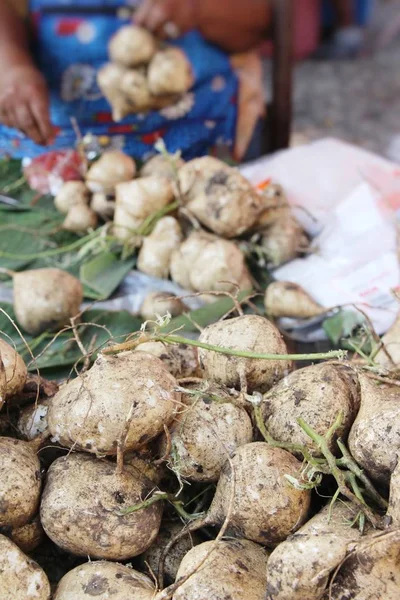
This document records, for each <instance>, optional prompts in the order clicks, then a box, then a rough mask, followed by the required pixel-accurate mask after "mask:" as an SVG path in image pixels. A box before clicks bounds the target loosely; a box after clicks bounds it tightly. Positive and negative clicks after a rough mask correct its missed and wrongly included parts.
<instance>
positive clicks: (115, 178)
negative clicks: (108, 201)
mask: <svg viewBox="0 0 400 600" xmlns="http://www.w3.org/2000/svg"><path fill="white" fill-rule="evenodd" d="M135 173H136V165H135V161H134V160H133V159H132V158H131V157H130V156H127V155H126V154H124V153H123V152H121V151H120V150H108V151H107V152H104V154H102V155H101V157H100V158H99V160H98V161H96V162H95V163H94V164H93V165H92V166H91V167H90V169H89V171H88V172H87V174H86V185H87V187H88V188H89V189H90V191H91V192H103V193H104V194H112V193H113V192H114V190H115V186H116V185H117V184H119V183H122V182H126V181H130V180H131V179H133V178H134V176H135Z"/></svg>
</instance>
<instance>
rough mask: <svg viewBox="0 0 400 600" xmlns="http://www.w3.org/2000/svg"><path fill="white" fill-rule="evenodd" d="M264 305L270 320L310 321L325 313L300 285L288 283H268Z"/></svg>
mask: <svg viewBox="0 0 400 600" xmlns="http://www.w3.org/2000/svg"><path fill="white" fill-rule="evenodd" d="M264 304H265V310H266V311H267V315H268V316H270V317H272V318H279V317H290V318H292V319H310V318H311V317H316V316H317V315H320V314H322V313H323V312H325V309H324V308H323V307H322V306H321V305H320V304H317V302H315V300H313V299H312V298H311V296H310V295H309V294H307V292H306V291H305V290H304V289H303V288H302V287H301V286H300V285H297V284H296V283H292V282H290V281H274V282H273V283H270V285H269V286H268V287H267V290H266V292H265V298H264Z"/></svg>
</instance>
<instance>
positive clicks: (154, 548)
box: [140, 521, 202, 583]
mask: <svg viewBox="0 0 400 600" xmlns="http://www.w3.org/2000/svg"><path fill="white" fill-rule="evenodd" d="M181 531H182V523H180V522H178V523H177V522H172V521H166V522H165V523H164V522H163V524H162V525H161V527H160V531H159V532H158V535H157V537H156V539H155V540H154V542H153V544H152V545H151V546H150V548H149V549H148V550H146V552H144V553H143V554H142V555H141V556H140V561H141V563H142V564H143V570H145V569H147V570H150V569H151V572H152V573H154V575H155V576H156V577H157V575H158V567H159V562H160V557H161V554H162V553H163V551H164V549H165V548H166V546H167V544H168V543H169V542H170V541H171V540H172V539H173V538H175V536H177V535H178V534H179V533H180V532H181ZM201 541H202V540H201V538H200V537H199V535H198V534H197V533H188V534H187V535H185V536H182V537H181V538H180V539H179V540H178V542H177V543H176V544H174V546H172V548H171V549H170V550H169V552H168V554H167V556H166V559H165V563H164V575H165V579H166V581H167V582H168V583H171V582H173V581H175V578H176V575H177V573H178V569H179V565H180V564H181V562H182V559H183V558H184V556H185V555H186V554H187V553H188V552H189V550H191V549H192V548H193V547H194V546H196V545H198V544H200V543H201ZM149 567H150V569H149Z"/></svg>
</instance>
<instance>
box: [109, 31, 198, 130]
mask: <svg viewBox="0 0 400 600" xmlns="http://www.w3.org/2000/svg"><path fill="white" fill-rule="evenodd" d="M108 49H109V58H110V62H109V63H107V64H106V65H104V66H103V67H102V68H101V69H100V70H99V72H98V74H97V82H98V85H99V88H100V89H101V91H102V92H103V94H104V96H105V97H106V98H107V100H108V101H109V103H110V104H111V107H112V111H113V119H114V121H121V120H122V119H123V118H124V117H126V116H127V115H129V114H132V113H145V112H148V111H150V110H159V109H161V108H164V107H166V106H170V105H172V104H175V103H176V102H177V101H178V100H179V98H180V97H181V96H182V94H184V93H185V92H187V91H188V90H189V89H190V88H191V87H192V85H193V83H194V77H193V71H192V66H191V64H190V62H189V60H188V58H187V57H186V55H185V53H184V52H183V51H182V50H181V49H180V48H176V47H174V46H171V45H169V46H166V45H165V44H164V45H163V46H162V47H161V43H160V42H159V41H158V40H157V39H156V38H155V37H154V36H153V35H152V34H151V33H150V32H149V31H147V30H146V29H143V28H142V27H138V26H135V25H126V26H125V27H122V28H121V29H120V30H119V31H117V33H116V34H115V35H114V36H113V37H112V38H111V40H110V43H109V48H108Z"/></svg>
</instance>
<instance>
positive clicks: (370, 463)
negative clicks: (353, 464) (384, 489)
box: [349, 374, 400, 485]
mask: <svg viewBox="0 0 400 600" xmlns="http://www.w3.org/2000/svg"><path fill="white" fill-rule="evenodd" d="M359 380H360V385H361V407H360V410H359V413H358V415H357V418H356V420H355V421H354V423H353V426H352V428H351V430H350V434H349V449H350V452H351V454H352V455H353V457H354V458H355V460H356V461H357V462H358V464H359V465H360V467H361V468H363V469H365V470H366V471H367V472H368V473H369V474H370V476H371V477H372V478H373V479H375V480H376V481H378V482H380V483H382V484H384V485H388V484H389V479H390V475H391V473H392V471H393V469H394V467H395V465H396V455H397V453H398V452H399V451H400V418H399V415H400V390H399V388H398V387H397V386H390V385H385V384H383V385H382V383H381V382H377V381H374V380H372V379H370V378H369V377H367V376H366V375H363V374H360V375H359Z"/></svg>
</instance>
